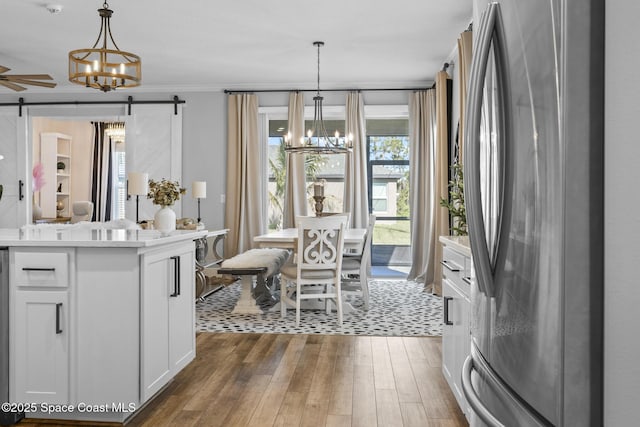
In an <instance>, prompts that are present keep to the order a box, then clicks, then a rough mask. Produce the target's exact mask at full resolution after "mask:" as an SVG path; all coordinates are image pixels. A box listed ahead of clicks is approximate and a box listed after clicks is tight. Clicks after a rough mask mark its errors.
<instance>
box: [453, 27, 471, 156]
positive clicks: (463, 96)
mask: <svg viewBox="0 0 640 427" xmlns="http://www.w3.org/2000/svg"><path fill="white" fill-rule="evenodd" d="M472 40H473V34H472V32H471V30H469V31H465V32H463V33H462V34H460V38H459V39H458V63H457V64H456V65H457V66H458V87H459V88H460V91H459V93H460V98H459V100H458V101H459V109H460V119H459V123H460V125H459V130H458V159H459V160H458V161H459V163H460V164H464V161H463V160H464V122H465V120H466V117H467V116H466V107H467V84H468V83H469V73H470V71H471V54H472V53H473V51H472V46H473V42H472Z"/></svg>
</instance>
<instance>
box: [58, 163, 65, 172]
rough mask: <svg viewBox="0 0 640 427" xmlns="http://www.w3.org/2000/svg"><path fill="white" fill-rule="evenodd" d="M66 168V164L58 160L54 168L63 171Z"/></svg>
mask: <svg viewBox="0 0 640 427" xmlns="http://www.w3.org/2000/svg"><path fill="white" fill-rule="evenodd" d="M66 168H67V165H65V164H64V162H58V164H57V165H56V169H58V170H59V171H63V170H65V169H66Z"/></svg>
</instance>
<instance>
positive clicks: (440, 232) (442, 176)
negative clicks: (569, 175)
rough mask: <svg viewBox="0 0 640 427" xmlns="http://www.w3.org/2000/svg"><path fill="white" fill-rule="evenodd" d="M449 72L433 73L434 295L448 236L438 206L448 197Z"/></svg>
mask: <svg viewBox="0 0 640 427" xmlns="http://www.w3.org/2000/svg"><path fill="white" fill-rule="evenodd" d="M447 80H449V75H448V74H447V72H446V71H440V72H438V74H436V120H437V130H436V151H435V159H436V165H435V171H434V175H435V177H436V181H435V188H436V200H435V207H434V210H435V216H434V217H435V233H436V235H435V251H434V258H433V259H432V260H431V261H432V262H433V264H434V267H435V268H434V275H435V276H434V278H433V286H432V287H431V290H432V291H433V292H435V293H437V294H441V293H442V264H440V262H441V261H442V245H441V244H440V242H439V241H438V238H439V237H440V236H445V235H449V211H448V210H447V208H445V207H443V206H440V200H442V199H445V200H446V199H448V197H449V185H448V184H449V158H448V157H449V156H448V153H449V117H448V116H449V113H448V111H449V108H448V107H449V96H448V89H447V86H448V85H447Z"/></svg>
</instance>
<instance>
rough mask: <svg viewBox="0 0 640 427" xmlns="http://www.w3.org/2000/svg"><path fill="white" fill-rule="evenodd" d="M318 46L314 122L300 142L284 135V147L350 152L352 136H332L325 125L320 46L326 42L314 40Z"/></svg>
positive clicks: (309, 151)
mask: <svg viewBox="0 0 640 427" xmlns="http://www.w3.org/2000/svg"><path fill="white" fill-rule="evenodd" d="M313 45H314V46H317V48H318V87H317V91H316V96H314V97H313V105H314V109H313V123H312V124H311V128H310V129H309V130H307V136H306V137H304V136H303V137H301V138H300V144H299V145H294V144H293V141H292V140H291V133H287V135H286V136H285V137H284V149H285V151H286V152H288V153H305V154H342V153H348V152H350V151H351V150H352V148H353V141H352V139H351V136H349V137H346V138H342V139H340V133H339V132H338V131H336V133H335V135H334V136H333V137H332V138H330V137H329V134H328V133H327V129H326V127H325V125H324V119H323V117H322V100H323V98H322V96H320V47H321V46H324V42H313Z"/></svg>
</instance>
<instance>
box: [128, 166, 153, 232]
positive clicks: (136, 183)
mask: <svg viewBox="0 0 640 427" xmlns="http://www.w3.org/2000/svg"><path fill="white" fill-rule="evenodd" d="M127 189H128V193H129V195H131V196H136V223H139V222H140V218H139V216H138V211H139V208H140V196H144V195H145V194H147V193H149V174H148V173H143V172H129V174H128V176H127Z"/></svg>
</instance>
